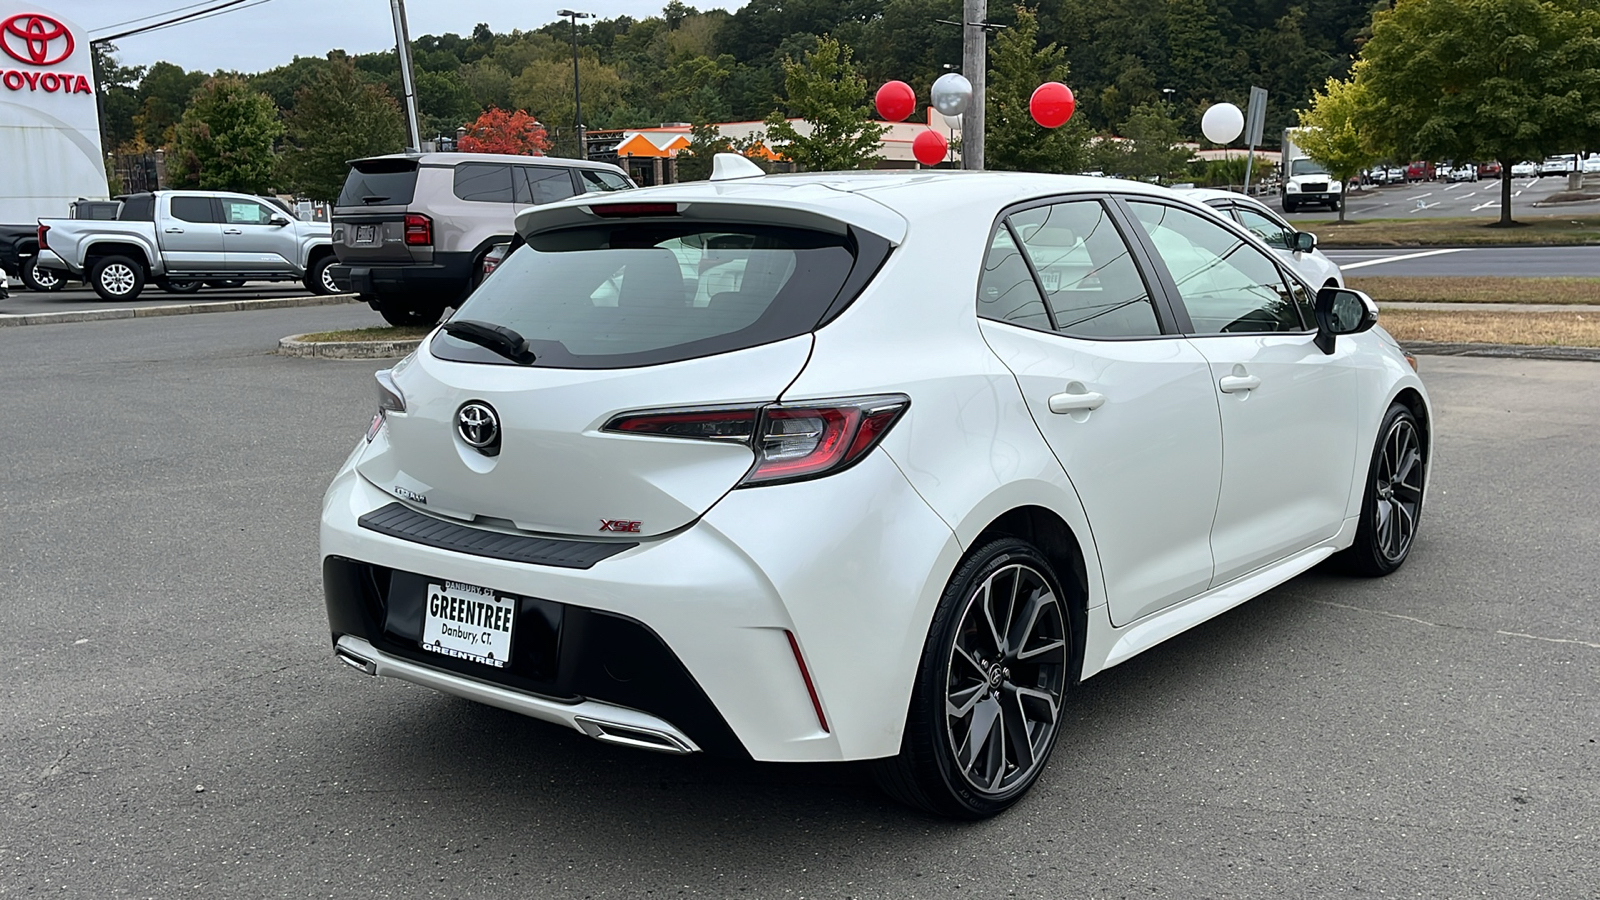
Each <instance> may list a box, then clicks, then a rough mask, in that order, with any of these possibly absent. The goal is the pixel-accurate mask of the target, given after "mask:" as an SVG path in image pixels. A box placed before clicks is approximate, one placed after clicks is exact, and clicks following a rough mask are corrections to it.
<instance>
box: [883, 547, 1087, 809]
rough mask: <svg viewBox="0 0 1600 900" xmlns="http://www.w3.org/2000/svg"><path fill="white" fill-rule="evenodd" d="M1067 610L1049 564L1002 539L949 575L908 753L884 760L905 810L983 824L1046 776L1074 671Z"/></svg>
mask: <svg viewBox="0 0 1600 900" xmlns="http://www.w3.org/2000/svg"><path fill="white" fill-rule="evenodd" d="M1067 602H1069V601H1068V598H1067V597H1066V595H1064V594H1063V592H1062V590H1061V588H1060V582H1059V581H1058V580H1057V579H1056V577H1055V573H1054V572H1053V570H1052V569H1051V567H1050V564H1049V562H1048V561H1046V560H1045V559H1044V557H1043V556H1042V555H1040V554H1039V552H1038V551H1037V550H1035V549H1034V548H1033V547H1032V546H1031V545H1029V544H1028V543H1026V542H1025V541H1021V540H1018V539H1016V538H1002V539H999V540H996V541H992V542H990V543H988V544H986V545H984V546H982V547H979V548H978V549H977V550H975V551H974V552H973V553H972V554H971V555H969V556H968V558H967V560H966V561H965V562H964V563H962V565H961V567H960V568H959V569H957V570H956V573H955V575H954V576H953V577H952V578H951V581H950V585H949V587H947V588H946V589H945V593H944V595H943V597H941V599H940V602H939V607H938V609H937V611H936V612H935V614H934V619H933V625H932V628H931V630H930V633H929V635H928V640H927V643H926V644H925V646H924V648H923V654H922V664H921V667H920V669H919V671H918V673H917V682H916V685H915V687H914V689H913V692H912V699H911V707H910V711H909V715H908V716H907V719H906V727H905V733H904V736H903V737H902V740H901V749H900V755H899V756H896V757H893V758H890V759H886V760H880V761H878V763H877V764H876V774H877V777H878V783H879V784H880V786H882V787H883V788H884V789H885V790H886V791H887V792H888V793H889V794H890V795H891V796H894V797H895V798H896V799H899V800H901V801H902V802H905V803H908V804H910V805H912V806H916V807H919V808H922V809H925V810H927V811H929V812H933V813H938V814H940V815H946V816H952V817H957V818H965V819H979V818H984V817H987V816H992V815H995V814H996V813H999V812H1001V811H1003V810H1005V809H1007V808H1009V807H1010V806H1011V805H1012V804H1014V803H1016V802H1017V801H1018V800H1019V799H1021V797H1022V795H1023V794H1025V793H1026V792H1027V790H1028V789H1029V788H1030V787H1032V786H1033V783H1034V782H1035V781H1036V780H1038V777H1039V773H1040V772H1042V771H1043V769H1044V766H1045V763H1046V762H1047V761H1048V760H1049V758H1050V752H1051V750H1052V749H1053V748H1054V747H1055V742H1056V737H1057V735H1058V734H1059V733H1060V722H1061V707H1062V702H1063V699H1064V696H1065V693H1066V688H1067V684H1068V682H1069V681H1070V680H1071V675H1070V674H1069V672H1068V667H1069V663H1070V661H1071V659H1072V647H1073V644H1072V633H1071V626H1070V622H1071V619H1070V618H1069V616H1068V615H1067V610H1066V607H1065V603H1067Z"/></svg>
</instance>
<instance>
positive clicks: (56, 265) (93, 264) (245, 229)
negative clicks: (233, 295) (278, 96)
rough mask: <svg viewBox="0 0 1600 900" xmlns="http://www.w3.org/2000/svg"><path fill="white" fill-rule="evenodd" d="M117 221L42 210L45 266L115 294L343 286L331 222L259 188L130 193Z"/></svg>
mask: <svg viewBox="0 0 1600 900" xmlns="http://www.w3.org/2000/svg"><path fill="white" fill-rule="evenodd" d="M121 200H122V209H121V211H120V212H119V213H118V216H117V219H116V221H110V222H107V221H99V220H84V219H40V220H39V230H38V242H39V253H38V257H37V265H38V267H39V268H40V269H41V270H50V271H54V272H58V273H61V274H62V275H64V276H66V277H72V278H86V279H87V280H88V281H89V286H90V287H92V288H94V290H95V293H97V294H99V295H100V296H101V298H103V299H105V300H113V301H115V300H133V299H135V298H137V297H138V296H139V294H140V292H141V291H143V290H144V287H145V285H146V284H147V283H150V282H154V283H155V284H157V285H160V286H162V287H166V288H168V289H172V290H177V291H179V292H183V293H187V292H189V291H193V290H199V289H200V286H201V284H202V283H203V282H208V281H218V282H221V281H243V280H250V281H299V282H301V283H302V284H304V285H305V287H306V290H309V291H313V292H316V293H319V294H331V293H335V288H334V286H333V283H332V281H331V280H329V278H328V277H327V276H328V267H329V266H330V265H332V264H333V262H334V257H333V247H332V239H331V236H330V233H329V229H328V226H327V225H326V224H322V223H317V222H301V221H299V220H297V219H294V218H293V217H291V216H288V215H285V214H284V213H283V212H282V211H281V210H279V209H278V208H276V207H275V206H271V205H268V204H267V203H265V202H263V201H262V200H261V199H260V198H258V197H252V196H250V195H248V194H234V193H228V192H221V191H156V192H154V193H146V194H130V195H128V196H126V197H123V198H121Z"/></svg>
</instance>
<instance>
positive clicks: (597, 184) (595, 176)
mask: <svg viewBox="0 0 1600 900" xmlns="http://www.w3.org/2000/svg"><path fill="white" fill-rule="evenodd" d="M578 179H579V180H580V181H581V182H583V192H584V193H586V194H594V193H605V192H609V191H625V190H628V189H629V188H631V187H633V183H632V182H630V181H628V179H626V178H623V177H622V176H621V175H618V174H617V173H615V172H607V171H604V170H596V169H579V170H578Z"/></svg>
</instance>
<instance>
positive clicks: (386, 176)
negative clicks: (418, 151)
mask: <svg viewBox="0 0 1600 900" xmlns="http://www.w3.org/2000/svg"><path fill="white" fill-rule="evenodd" d="M416 189H417V163H416V160H412V159H364V160H361V161H360V162H357V163H355V164H354V165H352V166H351V167H350V174H349V175H346V176H345V179H344V190H342V191H340V192H339V200H338V202H337V205H338V206H403V205H405V204H407V203H410V202H411V196H412V194H413V193H415V191H416Z"/></svg>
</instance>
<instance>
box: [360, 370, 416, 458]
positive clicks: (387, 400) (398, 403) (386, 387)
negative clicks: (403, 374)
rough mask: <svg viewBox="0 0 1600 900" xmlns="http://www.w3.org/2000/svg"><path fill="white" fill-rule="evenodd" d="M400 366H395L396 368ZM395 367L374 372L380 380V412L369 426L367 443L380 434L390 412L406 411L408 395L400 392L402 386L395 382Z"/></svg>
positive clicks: (375, 376) (374, 375)
mask: <svg viewBox="0 0 1600 900" xmlns="http://www.w3.org/2000/svg"><path fill="white" fill-rule="evenodd" d="M398 368H400V366H398V365H397V366H395V369H398ZM395 369H379V370H378V371H376V372H374V373H372V375H373V377H374V378H376V379H377V381H378V413H377V415H375V416H373V417H372V424H371V425H368V426H367V443H369V444H370V443H372V439H373V438H375V437H377V436H378V430H379V429H381V428H382V427H383V423H384V422H385V421H387V420H388V417H389V413H392V412H397V413H403V412H405V411H406V395H405V394H402V393H400V387H399V386H398V385H396V384H395V383H394V373H395Z"/></svg>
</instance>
